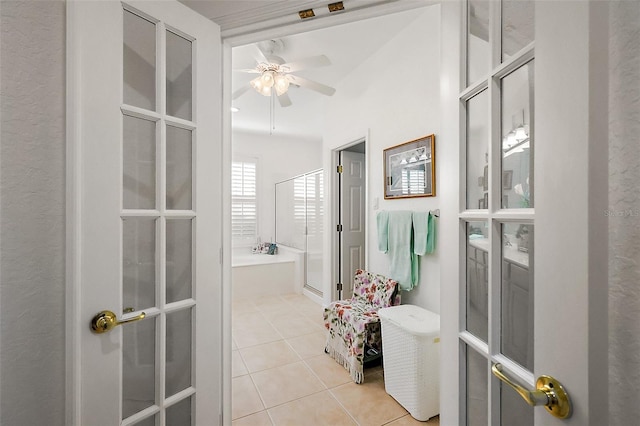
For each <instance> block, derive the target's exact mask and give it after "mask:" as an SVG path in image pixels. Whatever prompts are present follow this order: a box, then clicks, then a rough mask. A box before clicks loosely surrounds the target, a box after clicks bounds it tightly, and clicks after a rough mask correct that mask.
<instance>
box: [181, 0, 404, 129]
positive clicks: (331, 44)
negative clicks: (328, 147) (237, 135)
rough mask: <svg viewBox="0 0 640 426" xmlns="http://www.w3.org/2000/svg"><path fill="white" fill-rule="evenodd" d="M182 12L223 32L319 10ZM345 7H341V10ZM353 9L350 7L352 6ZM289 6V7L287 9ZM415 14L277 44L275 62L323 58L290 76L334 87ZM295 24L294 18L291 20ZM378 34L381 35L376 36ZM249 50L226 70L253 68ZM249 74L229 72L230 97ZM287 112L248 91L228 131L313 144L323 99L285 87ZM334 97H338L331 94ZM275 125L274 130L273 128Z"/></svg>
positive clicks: (271, 5)
mask: <svg viewBox="0 0 640 426" xmlns="http://www.w3.org/2000/svg"><path fill="white" fill-rule="evenodd" d="M182 2H183V3H185V4H186V5H187V6H189V7H191V8H193V9H195V10H196V11H197V12H199V13H201V14H203V15H204V16H206V17H208V18H210V19H212V20H213V21H214V22H216V23H218V24H219V25H221V28H222V29H223V31H224V30H225V29H227V30H228V29H230V28H233V27H234V26H235V25H238V23H239V22H243V24H244V25H250V24H255V23H256V22H260V21H261V20H265V19H273V18H274V17H275V15H277V14H279V13H280V14H283V13H292V12H293V13H294V14H295V15H296V18H297V10H300V9H301V8H302V6H309V5H318V4H322V5H323V7H326V6H325V5H326V3H328V2H318V1H277V0H276V1H264V0H263V1H219V0H211V1H192V0H182ZM349 4H350V3H348V2H347V1H345V7H347V6H348V5H349ZM352 4H353V3H352ZM292 5H293V6H292ZM414 15H415V13H412V12H411V11H409V12H399V13H393V14H388V15H385V16H381V17H377V18H371V19H367V20H362V21H358V22H353V23H349V24H343V25H337V26H333V27H330V28H326V29H319V30H314V31H310V32H306V33H301V34H296V35H292V36H287V37H283V38H280V40H282V42H283V46H284V47H283V49H282V51H281V52H280V53H278V55H279V56H281V57H282V58H284V59H285V61H288V62H293V61H296V60H299V59H302V58H306V57H310V56H315V55H321V54H324V55H326V56H327V57H328V58H329V60H330V61H331V65H330V66H327V67H322V68H316V69H308V70H303V71H299V72H296V73H295V74H296V75H299V76H301V77H305V78H308V79H311V80H315V81H318V82H320V83H323V84H326V85H329V86H332V87H337V86H338V85H339V83H340V80H341V79H343V78H344V77H345V76H346V75H348V74H350V73H351V72H353V70H355V69H356V68H357V67H358V66H359V65H360V64H361V63H362V62H364V61H365V60H366V59H367V58H369V57H370V56H372V55H374V54H375V52H376V51H377V50H378V49H379V48H380V47H381V46H383V45H384V44H385V43H387V42H388V41H389V40H391V39H393V36H394V35H395V34H397V33H398V32H400V31H402V29H403V28H404V27H405V26H406V25H407V24H408V22H410V21H411V20H412V19H414V18H413V17H414ZM297 19H298V21H299V18H297ZM380 28H384V31H380ZM256 49H257V48H256V46H255V45H254V44H250V45H246V46H239V47H234V48H233V50H232V68H233V69H234V70H238V69H246V68H254V67H255V66H256V58H257V50H256ZM255 77H256V75H255V74H247V73H241V72H234V73H233V76H232V90H233V91H235V90H237V89H238V88H240V87H242V86H243V85H246V84H248V83H249V81H250V80H251V79H253V78H255ZM289 96H290V98H291V101H292V103H293V105H292V106H290V107H287V108H282V107H280V105H279V104H278V102H277V100H275V101H274V102H273V103H274V107H273V108H272V106H271V103H272V100H271V99H270V98H269V97H265V96H262V95H260V94H259V93H257V92H256V91H254V90H253V89H251V90H249V91H248V92H246V93H245V94H244V95H242V96H241V97H239V98H238V99H237V100H236V101H234V102H233V106H234V107H236V108H238V109H239V111H238V112H235V113H234V114H233V116H232V120H233V121H232V123H233V124H232V125H233V129H234V130H236V131H237V130H241V131H247V132H254V133H266V134H270V133H273V134H274V135H277V134H282V135H290V136H299V137H305V138H314V139H319V138H320V137H321V135H322V126H323V124H324V123H323V105H324V102H325V101H326V96H324V95H321V94H319V93H317V92H313V91H310V90H308V89H303V88H298V87H294V86H290V89H289ZM334 96H339V93H336V94H335V95H334ZM272 124H275V130H274V129H273V125H272Z"/></svg>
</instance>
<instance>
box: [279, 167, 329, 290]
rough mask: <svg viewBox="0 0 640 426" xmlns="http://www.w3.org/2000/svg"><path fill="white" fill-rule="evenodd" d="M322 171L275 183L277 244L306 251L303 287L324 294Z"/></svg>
mask: <svg viewBox="0 0 640 426" xmlns="http://www.w3.org/2000/svg"><path fill="white" fill-rule="evenodd" d="M323 209H324V186H323V175H322V170H316V171H313V172H309V173H305V174H303V175H300V176H296V177H294V178H291V179H287V180H284V181H282V182H278V183H276V243H278V244H280V245H284V246H287V247H293V248H296V249H298V250H301V251H303V252H304V286H305V288H307V289H308V290H311V291H313V292H314V293H316V294H319V295H321V294H322V249H323V244H322V239H323V228H322V222H323V219H324V210H323Z"/></svg>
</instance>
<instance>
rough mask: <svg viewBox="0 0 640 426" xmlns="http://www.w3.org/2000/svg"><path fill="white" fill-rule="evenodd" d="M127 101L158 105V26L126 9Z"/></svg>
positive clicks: (124, 71) (125, 85)
mask: <svg viewBox="0 0 640 426" xmlns="http://www.w3.org/2000/svg"><path fill="white" fill-rule="evenodd" d="M123 79H124V89H123V90H124V93H123V98H124V103H125V104H128V105H133V106H137V107H140V108H144V109H148V110H151V111H155V109H156V26H155V24H153V23H152V22H149V21H147V20H146V19H143V18H141V17H139V16H138V15H135V14H133V13H131V12H129V11H128V10H125V11H124V46H123Z"/></svg>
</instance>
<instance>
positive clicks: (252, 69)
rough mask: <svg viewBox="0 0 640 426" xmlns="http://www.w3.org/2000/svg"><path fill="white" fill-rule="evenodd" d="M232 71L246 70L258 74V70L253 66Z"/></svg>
mask: <svg viewBox="0 0 640 426" xmlns="http://www.w3.org/2000/svg"><path fill="white" fill-rule="evenodd" d="M233 71H234V72H246V73H249V74H260V71H258V70H257V69H255V68H245V69H238V70H233Z"/></svg>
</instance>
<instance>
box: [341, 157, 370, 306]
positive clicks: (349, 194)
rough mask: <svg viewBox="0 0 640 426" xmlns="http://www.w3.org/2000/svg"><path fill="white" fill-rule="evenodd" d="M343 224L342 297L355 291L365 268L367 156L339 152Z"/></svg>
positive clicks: (349, 295)
mask: <svg viewBox="0 0 640 426" xmlns="http://www.w3.org/2000/svg"><path fill="white" fill-rule="evenodd" d="M340 164H341V165H342V173H341V174H340V223H341V224H342V232H341V240H340V241H341V249H340V253H341V257H342V259H341V265H342V268H341V271H342V272H341V273H342V277H341V280H340V282H341V283H342V285H343V287H342V297H351V295H352V294H353V276H354V273H355V271H356V269H361V268H364V259H365V220H364V214H365V205H366V204H365V202H366V199H365V198H366V195H365V156H364V154H363V153H359V152H351V151H340Z"/></svg>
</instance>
